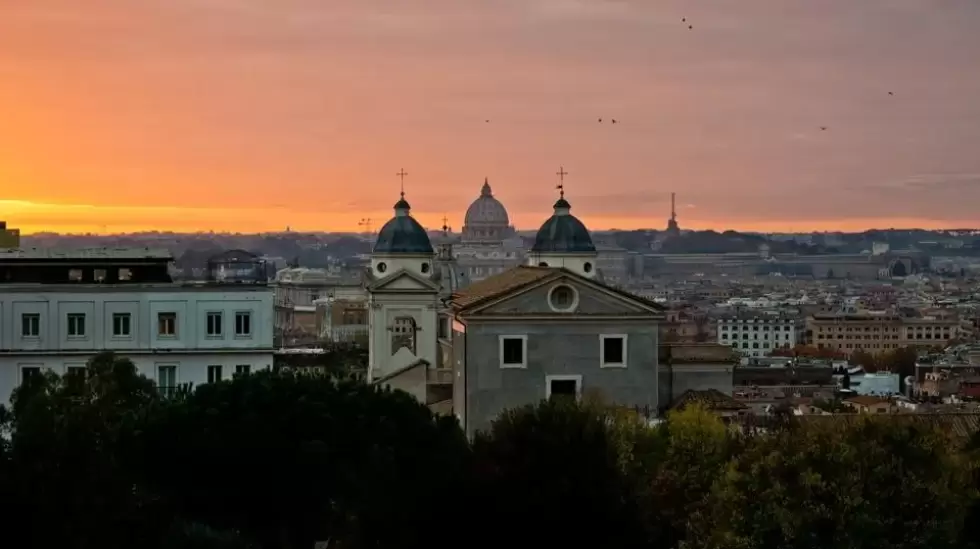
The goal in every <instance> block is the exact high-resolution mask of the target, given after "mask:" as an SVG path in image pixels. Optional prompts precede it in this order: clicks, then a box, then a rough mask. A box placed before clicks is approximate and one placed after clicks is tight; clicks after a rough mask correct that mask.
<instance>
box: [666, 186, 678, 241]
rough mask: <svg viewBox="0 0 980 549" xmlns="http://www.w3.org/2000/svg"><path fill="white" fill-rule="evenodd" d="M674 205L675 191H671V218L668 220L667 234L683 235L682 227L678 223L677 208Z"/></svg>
mask: <svg viewBox="0 0 980 549" xmlns="http://www.w3.org/2000/svg"><path fill="white" fill-rule="evenodd" d="M674 205H675V204H674V193H670V219H668V220H667V236H680V235H681V228H680V226H679V225H677V210H676V208H675V207H674Z"/></svg>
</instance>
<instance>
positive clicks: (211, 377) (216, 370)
mask: <svg viewBox="0 0 980 549" xmlns="http://www.w3.org/2000/svg"><path fill="white" fill-rule="evenodd" d="M219 381H221V366H220V365H218V366H208V383H217V382H219Z"/></svg>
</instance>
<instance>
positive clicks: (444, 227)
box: [442, 216, 449, 233]
mask: <svg viewBox="0 0 980 549" xmlns="http://www.w3.org/2000/svg"><path fill="white" fill-rule="evenodd" d="M442 232H443V233H448V232H449V218H448V217H446V216H442Z"/></svg>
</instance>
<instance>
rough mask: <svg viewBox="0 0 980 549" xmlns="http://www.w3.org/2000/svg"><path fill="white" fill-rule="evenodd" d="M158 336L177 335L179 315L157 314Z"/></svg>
mask: <svg viewBox="0 0 980 549" xmlns="http://www.w3.org/2000/svg"><path fill="white" fill-rule="evenodd" d="M157 334H158V335H160V336H164V337H173V336H176V335H177V313H157Z"/></svg>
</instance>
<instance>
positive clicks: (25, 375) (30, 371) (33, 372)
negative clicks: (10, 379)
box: [20, 366, 41, 383]
mask: <svg viewBox="0 0 980 549" xmlns="http://www.w3.org/2000/svg"><path fill="white" fill-rule="evenodd" d="M38 377H41V367H40V366H23V367H21V369H20V382H21V383H29V382H30V381H31V380H34V379H36V378H38Z"/></svg>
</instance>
